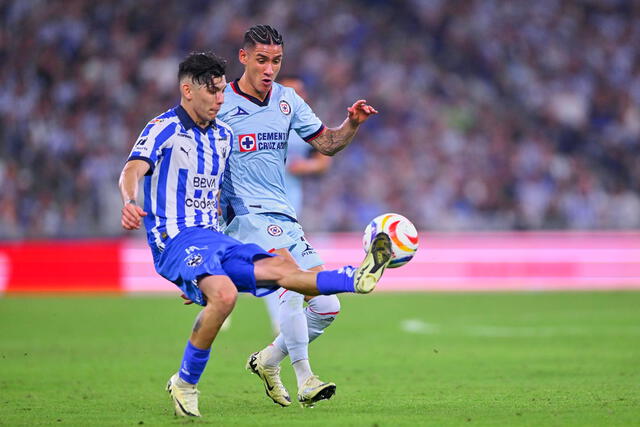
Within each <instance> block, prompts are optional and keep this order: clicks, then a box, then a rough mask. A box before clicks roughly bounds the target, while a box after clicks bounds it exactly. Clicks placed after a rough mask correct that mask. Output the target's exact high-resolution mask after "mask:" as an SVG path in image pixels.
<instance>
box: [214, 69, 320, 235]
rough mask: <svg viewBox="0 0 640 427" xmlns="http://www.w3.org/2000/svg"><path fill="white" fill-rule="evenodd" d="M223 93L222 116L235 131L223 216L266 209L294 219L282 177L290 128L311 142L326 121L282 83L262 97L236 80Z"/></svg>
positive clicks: (227, 217)
mask: <svg viewBox="0 0 640 427" xmlns="http://www.w3.org/2000/svg"><path fill="white" fill-rule="evenodd" d="M224 96H225V100H224V104H222V108H221V109H220V112H219V113H218V117H219V118H220V119H221V120H224V121H225V122H226V123H228V124H229V126H231V129H233V134H234V141H233V144H232V149H231V156H230V162H229V168H228V169H227V170H226V172H225V181H224V182H223V184H222V192H221V195H220V202H221V205H222V206H221V207H222V214H223V216H224V219H225V221H226V222H227V224H229V223H230V221H231V219H233V217H234V216H236V215H245V214H248V213H264V212H276V213H282V214H285V215H288V216H290V217H292V218H294V219H295V218H296V212H295V210H294V208H293V207H292V206H291V203H290V202H289V200H288V199H287V194H286V187H285V182H284V173H285V161H286V157H287V146H288V142H287V141H288V139H289V131H290V130H294V131H296V132H297V133H298V135H300V136H301V137H302V139H304V140H305V141H306V142H309V141H311V140H313V139H314V138H316V137H317V136H318V135H320V134H321V133H322V131H323V130H324V125H323V124H322V122H321V121H320V119H318V117H317V116H316V115H315V114H314V112H313V111H312V110H311V108H310V107H309V106H308V105H307V103H306V102H305V101H304V100H303V99H302V98H301V97H300V96H299V95H298V94H297V93H296V92H295V90H293V89H292V88H289V87H285V86H282V85H280V84H278V83H273V86H272V88H271V91H270V92H269V94H268V95H267V97H266V98H265V100H264V101H260V100H259V99H257V98H254V97H253V96H251V95H248V94H246V93H244V92H242V91H241V90H240V87H239V86H238V81H237V80H236V81H234V82H231V83H229V84H228V85H227V87H226V89H225V91H224Z"/></svg>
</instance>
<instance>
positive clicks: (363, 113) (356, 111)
mask: <svg viewBox="0 0 640 427" xmlns="http://www.w3.org/2000/svg"><path fill="white" fill-rule="evenodd" d="M347 112H348V113H349V116H348V117H349V121H350V122H351V123H353V124H354V125H356V126H358V125H360V124H361V123H363V122H364V121H365V120H367V119H368V118H369V116H371V115H373V114H378V110H376V109H375V108H373V107H372V106H371V105H368V104H367V101H366V100H364V99H359V100H357V101H356V102H354V104H353V105H352V106H351V107H349V108H347Z"/></svg>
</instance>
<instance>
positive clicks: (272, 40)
mask: <svg viewBox="0 0 640 427" xmlns="http://www.w3.org/2000/svg"><path fill="white" fill-rule="evenodd" d="M258 43H260V44H277V45H282V44H284V42H283V41H282V35H281V34H280V33H279V32H278V30H276V29H275V28H273V27H272V26H270V25H254V26H253V27H251V28H249V29H248V30H247V32H246V33H244V44H243V47H244V48H246V47H248V46H251V47H254V46H255V45H256V44H258Z"/></svg>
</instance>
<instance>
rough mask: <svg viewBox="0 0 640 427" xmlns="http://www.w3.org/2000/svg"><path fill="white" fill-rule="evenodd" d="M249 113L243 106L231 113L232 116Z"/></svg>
mask: <svg viewBox="0 0 640 427" xmlns="http://www.w3.org/2000/svg"><path fill="white" fill-rule="evenodd" d="M248 115H249V113H247V112H246V111H245V110H243V109H242V107H238V109H237V110H236V112H235V113H233V114H232V115H231V117H235V116H248Z"/></svg>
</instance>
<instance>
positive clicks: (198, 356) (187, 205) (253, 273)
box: [119, 53, 391, 416]
mask: <svg viewBox="0 0 640 427" xmlns="http://www.w3.org/2000/svg"><path fill="white" fill-rule="evenodd" d="M224 65H225V64H224V61H222V60H221V59H220V58H218V57H216V56H215V55H213V54H211V53H194V54H191V55H189V56H188V57H187V58H186V59H185V60H184V61H183V62H182V63H180V67H179V71H178V80H179V84H180V93H181V99H180V105H178V106H176V107H174V108H172V109H170V110H168V111H167V112H165V113H164V114H162V115H160V116H158V117H156V118H154V119H153V120H151V121H150V122H149V123H148V124H147V126H146V127H145V128H144V130H143V131H142V133H141V135H140V137H139V138H138V140H137V141H136V143H135V145H134V146H133V149H132V150H131V154H130V156H129V158H128V160H127V163H126V164H125V166H124V168H123V170H122V173H121V175H120V181H119V186H120V193H121V195H122V199H123V202H124V206H123V208H122V217H121V223H122V226H123V228H125V229H126V230H134V229H138V228H140V225H141V222H142V221H144V225H145V228H146V229H147V240H148V243H149V246H150V247H151V252H152V254H153V261H154V265H155V268H156V271H157V272H158V273H159V274H160V275H161V276H162V277H164V278H166V279H167V280H169V281H171V282H173V283H174V284H175V285H176V286H178V288H180V290H182V292H183V293H184V294H185V295H186V296H187V298H189V299H190V300H191V301H193V302H195V303H197V304H199V305H201V306H203V309H202V311H201V312H200V313H199V314H198V316H197V318H196V321H195V324H194V326H193V330H192V332H191V336H190V337H189V340H188V341H187V344H186V347H185V350H184V355H183V358H182V362H181V364H180V368H179V370H178V372H177V373H176V374H174V375H173V376H171V378H170V379H169V382H168V384H167V390H168V391H169V393H170V395H171V398H172V400H173V404H174V408H175V412H176V414H177V415H182V416H200V411H199V409H198V390H197V388H196V384H197V383H198V381H199V379H200V376H201V375H202V372H203V370H204V368H205V366H206V364H207V362H208V360H209V355H210V351H211V345H212V344H213V341H214V339H215V337H216V335H217V333H218V331H219V329H220V326H221V325H222V323H223V322H224V320H225V318H226V317H227V316H228V315H229V313H230V312H231V310H232V309H233V307H234V305H235V302H236V298H237V294H238V291H240V292H250V293H252V294H254V295H256V296H263V295H265V294H268V293H269V292H273V291H275V290H276V289H278V288H279V287H283V288H285V289H290V290H292V291H295V292H299V293H302V294H305V295H312V296H313V295H321V294H323V295H325V294H326V295H332V294H335V293H340V292H359V293H367V292H371V291H372V290H373V288H374V287H375V285H376V283H377V281H378V280H379V279H380V277H381V275H382V272H383V271H384V268H385V267H386V266H387V264H388V263H389V260H390V258H391V243H390V240H389V238H388V236H387V235H386V234H383V233H381V234H380V238H379V239H378V240H379V242H378V245H377V246H376V249H374V250H372V251H370V253H368V254H367V256H366V257H365V260H364V261H363V264H362V265H361V266H360V267H359V268H358V269H357V270H355V269H353V267H344V268H342V269H340V270H334V271H323V272H320V273H318V272H311V271H305V270H301V269H300V268H299V267H298V266H297V265H296V263H295V262H293V261H292V260H290V259H289V258H287V257H283V256H278V255H274V254H270V253H268V252H266V251H264V250H263V249H261V248H260V247H259V246H257V245H255V244H243V243H241V242H239V241H238V240H235V239H233V238H231V237H229V236H227V235H225V234H222V233H221V232H220V231H219V230H218V210H217V206H218V201H217V197H218V192H219V189H220V186H221V184H223V183H224V176H225V174H227V173H228V171H229V166H230V165H229V153H230V151H231V150H230V149H231V146H232V145H233V144H234V141H235V139H234V135H233V132H232V131H231V128H230V127H229V126H228V125H227V124H225V123H223V122H222V121H220V120H218V119H217V118H216V116H217V115H218V112H219V110H220V106H221V105H222V103H223V100H224V89H225V85H226V79H225V66H224ZM142 177H144V189H145V191H144V193H145V194H144V207H140V206H138V204H137V202H136V200H137V195H138V182H139V181H140V179H142Z"/></svg>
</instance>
